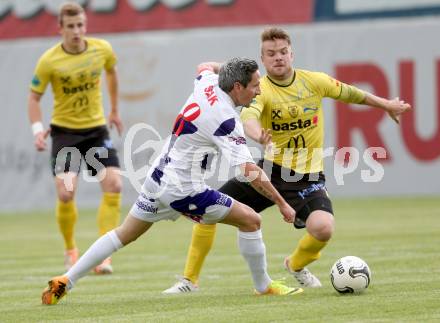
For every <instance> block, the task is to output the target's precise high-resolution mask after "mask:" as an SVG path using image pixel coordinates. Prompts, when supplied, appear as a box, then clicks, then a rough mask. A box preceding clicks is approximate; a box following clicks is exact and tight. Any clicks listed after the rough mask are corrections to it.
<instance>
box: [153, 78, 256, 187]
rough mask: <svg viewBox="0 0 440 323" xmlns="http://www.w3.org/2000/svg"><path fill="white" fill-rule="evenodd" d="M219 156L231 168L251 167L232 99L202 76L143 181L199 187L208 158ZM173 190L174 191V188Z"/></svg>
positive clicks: (196, 81)
mask: <svg viewBox="0 0 440 323" xmlns="http://www.w3.org/2000/svg"><path fill="white" fill-rule="evenodd" d="M220 151H221V153H222V155H223V156H224V157H226V158H227V159H228V161H229V163H230V165H231V166H237V165H240V164H243V163H246V162H251V163H253V162H254V161H253V159H252V156H251V154H250V152H249V149H248V148H247V146H246V139H245V137H244V131H243V125H242V123H241V121H240V117H239V115H238V113H237V112H236V110H235V105H234V102H233V101H232V99H231V98H230V97H229V95H228V94H226V93H225V92H224V91H222V90H221V89H220V88H219V87H218V75H217V74H214V73H212V72H210V71H204V72H202V73H201V74H200V75H199V76H198V77H197V78H196V80H195V81H194V91H193V93H192V94H191V95H190V97H189V98H188V99H187V101H186V103H185V105H184V107H183V108H182V109H181V111H180V113H179V115H178V116H177V119H176V121H175V123H174V127H173V131H172V135H171V137H170V138H169V139H168V142H167V143H166V144H165V146H164V149H163V151H162V153H161V155H160V156H159V157H158V158H157V159H156V160H155V161H154V162H153V165H152V167H151V169H150V171H149V173H148V176H147V178H148V177H149V178H151V180H153V181H154V182H155V183H156V184H158V185H159V186H163V185H166V186H167V189H172V188H171V187H173V186H177V187H178V188H181V187H182V186H183V187H186V188H188V189H190V188H191V187H192V189H196V190H198V189H197V187H198V186H200V185H203V182H204V171H205V169H206V163H207V161H208V157H210V155H212V154H217V153H218V152H220ZM177 187H176V188H177Z"/></svg>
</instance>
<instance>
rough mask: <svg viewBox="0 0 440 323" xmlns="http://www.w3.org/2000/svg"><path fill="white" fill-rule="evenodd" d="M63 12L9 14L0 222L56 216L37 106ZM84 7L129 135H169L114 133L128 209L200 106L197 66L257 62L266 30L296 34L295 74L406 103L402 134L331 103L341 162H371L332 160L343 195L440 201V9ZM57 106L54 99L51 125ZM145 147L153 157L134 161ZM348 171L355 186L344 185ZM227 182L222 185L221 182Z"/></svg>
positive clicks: (182, 4) (108, 2) (287, 1)
mask: <svg viewBox="0 0 440 323" xmlns="http://www.w3.org/2000/svg"><path fill="white" fill-rule="evenodd" d="M61 2H62V1H48V0H46V1H43V0H41V1H30V0H28V1H26V0H23V1H12V0H9V1H8V0H6V1H2V2H1V3H0V57H1V60H0V70H1V72H2V77H1V78H0V97H1V98H2V113H3V118H2V120H3V121H2V127H1V128H0V172H1V179H2V180H1V182H0V201H1V202H0V211H15V210H30V209H50V208H52V205H53V200H54V188H53V182H52V179H51V174H50V169H49V154H48V152H46V153H43V154H41V153H37V152H36V151H35V150H34V147H33V140H32V135H31V131H30V127H29V123H28V118H27V112H26V104H27V96H28V91H29V89H28V87H29V82H30V80H31V78H32V73H33V68H34V66H35V64H36V61H37V59H38V58H39V56H40V55H41V54H42V53H43V52H44V51H45V50H46V49H47V48H48V47H49V46H51V45H53V44H55V43H56V42H58V41H59V37H58V35H57V27H56V19H55V18H54V16H53V15H54V14H55V13H56V11H57V9H58V7H59V4H60V3H61ZM78 2H79V3H81V4H83V5H85V6H86V8H87V14H88V18H89V28H88V32H89V35H97V36H99V37H103V38H105V39H107V40H109V41H110V42H111V43H112V45H113V47H114V49H115V51H116V53H117V55H118V57H119V64H118V69H119V74H120V108H121V109H120V110H121V113H122V116H123V121H124V122H125V125H126V130H127V132H129V129H130V128H131V127H132V126H133V125H136V124H139V123H144V124H146V125H151V126H153V127H154V128H155V129H156V130H157V131H158V133H154V131H151V129H150V130H149V128H148V127H147V126H140V127H138V128H135V129H133V128H132V130H133V131H132V132H131V133H130V134H129V137H132V138H134V139H133V140H131V139H130V140H131V141H130V142H128V139H127V136H126V137H123V138H117V137H116V135H115V134H113V138H114V140H115V143H116V145H117V146H118V147H119V149H120V157H121V160H123V167H122V170H123V171H124V172H125V173H124V174H125V175H126V176H125V187H124V194H123V195H124V204H125V205H130V204H131V203H132V201H133V200H134V199H135V197H136V195H137V193H136V189H135V186H136V185H138V186H139V185H140V184H141V183H142V174H144V171H145V167H144V168H143V169H141V168H142V167H143V166H144V165H145V164H146V163H147V162H148V161H150V162H151V157H152V154H153V153H154V150H155V149H154V147H157V146H160V141H159V138H158V137H159V135H160V137H162V138H165V136H166V135H167V134H168V132H169V129H170V127H171V124H172V122H173V120H174V118H175V115H176V112H177V111H178V110H179V109H180V105H181V104H182V103H183V102H184V100H185V98H186V96H187V95H188V93H189V90H190V88H191V85H192V78H193V76H194V73H195V66H196V64H197V63H199V62H201V61H207V60H218V61H223V60H226V59H227V58H230V57H233V56H248V57H251V58H255V59H256V60H257V61H259V34H260V31H261V30H262V28H263V27H264V26H267V25H280V26H282V27H284V28H286V29H287V30H288V31H289V32H290V34H291V36H292V38H293V47H294V54H295V61H294V65H295V66H296V67H299V68H305V69H310V70H318V71H323V72H326V73H328V74H330V75H333V76H335V77H336V78H339V79H341V80H343V81H346V82H351V83H355V84H357V85H358V86H360V87H361V88H365V89H368V90H370V91H372V92H374V93H377V94H379V95H381V96H386V97H395V96H399V97H401V98H403V99H405V100H407V101H409V102H410V103H411V104H412V105H413V107H414V109H413V111H411V112H410V113H407V114H406V115H404V117H403V120H402V124H401V127H397V126H396V125H395V124H393V123H392V121H391V120H390V119H389V118H387V116H386V115H385V114H384V113H382V112H381V111H373V110H372V109H365V108H360V107H352V106H347V105H344V104H337V106H336V104H334V102H332V101H330V100H328V101H326V102H325V113H326V118H327V121H326V147H335V150H334V152H336V151H337V149H339V148H340V147H344V146H354V147H356V148H358V150H359V152H360V155H359V164H358V166H357V167H354V166H353V167H352V166H350V165H347V164H345V166H347V168H341V167H342V166H341V165H342V164H341V162H342V161H343V159H344V158H343V157H342V158H339V157H338V158H335V157H334V156H335V153H333V155H332V157H327V158H326V173H327V176H328V187H329V190H330V192H331V194H332V196H350V197H359V196H362V197H363V196H389V195H393V196H396V195H416V196H417V195H438V194H440V180H439V179H440V172H439V169H440V102H439V93H440V80H439V77H440V44H439V42H438V41H436V39H437V38H438V34H437V33H438V30H439V28H440V20H439V19H438V18H439V16H438V15H437V14H439V13H440V1H437V0H423V1H421V0H394V1H386V0H374V1H361V0H322V1H320V0H315V1H313V0H272V1H265V0H252V1H251V0H204V1H203V0H197V1H195V0H162V1H159V0H156V1H154V0H119V1H117V0H91V1H87V0H81V1H78ZM51 104H52V101H51V93H50V91H47V93H46V95H45V97H44V99H43V109H44V117H45V123H46V125H47V124H48V122H49V117H50V114H51V110H52V106H51ZM127 132H126V133H127ZM147 140H149V141H150V143H151V146H150V148H146V149H143V148H142V147H141V148H140V150H141V151H136V149H138V148H139V147H140V145H141V144H142V143H144V142H145V141H147ZM124 142H127V144H126V145H125V146H124ZM368 147H383V148H384V149H385V151H386V159H382V157H383V156H382V157H381V158H379V161H380V163H381V164H382V166H383V168H384V176H383V179H382V180H380V181H377V180H375V179H374V177H375V176H380V172H377V170H374V169H373V168H372V167H371V165H373V164H372V162H371V160H369V159H368V158H364V156H363V152H364V151H365V149H366V148H368ZM138 150H139V149H138ZM257 153H258V152H257ZM351 160H353V159H351ZM139 169H140V170H139ZM134 170H139V171H138V172H137V173H136V175H135V177H137V179H136V180H133V176H132V180H131V181H130V180H129V179H128V177H129V176H128V174H133V171H134ZM341 172H342V174H343V175H344V176H343V177H341V176H338V175H337V174H341ZM335 174H336V175H335ZM227 176H232V174H228V175H227ZM223 177H225V176H223ZM362 178H369V180H367V181H364V180H362ZM341 179H342V181H341ZM86 180H87V177H86ZM215 180H216V179H215V176H213V177H212V179H211V183H212V181H215ZM369 181H370V182H369ZM371 181H372V182H371ZM134 182H137V184H136V185H133V184H134ZM342 182H343V184H344V185H341V184H342ZM214 185H215V184H214ZM98 189H99V188H98V185H87V184H81V189H80V190H79V194H78V203H79V205H80V206H95V205H96V197H97V194H98V193H99V192H98Z"/></svg>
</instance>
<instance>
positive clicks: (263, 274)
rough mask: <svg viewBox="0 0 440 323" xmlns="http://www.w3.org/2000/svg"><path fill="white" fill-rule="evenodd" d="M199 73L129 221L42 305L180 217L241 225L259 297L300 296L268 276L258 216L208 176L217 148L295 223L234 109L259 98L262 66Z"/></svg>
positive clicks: (54, 286) (208, 67)
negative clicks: (211, 183) (207, 179)
mask: <svg viewBox="0 0 440 323" xmlns="http://www.w3.org/2000/svg"><path fill="white" fill-rule="evenodd" d="M198 73H199V74H198V76H197V78H196V80H195V82H194V91H193V93H192V94H191V95H190V96H189V98H188V99H187V101H186V103H185V105H184V106H183V108H182V110H181V111H180V113H179V115H178V116H177V119H176V121H175V123H174V126H173V129H172V135H171V136H170V137H169V139H168V143H167V144H166V145H165V147H164V149H163V151H162V153H161V154H160V156H159V157H158V158H157V159H156V161H155V162H154V163H153V165H152V167H151V169H150V170H149V172H148V175H147V178H146V180H145V183H144V185H143V188H142V192H141V193H140V195H139V197H138V199H137V201H136V202H135V203H134V205H133V207H132V208H131V210H130V212H129V214H128V215H127V217H126V218H125V221H124V223H123V224H122V225H121V226H119V227H118V228H116V229H115V230H113V231H110V232H108V233H107V234H105V235H104V236H103V237H101V238H100V239H98V240H97V241H96V242H95V243H94V244H93V245H92V246H91V247H90V248H89V249H88V250H87V251H86V253H85V254H84V255H83V256H82V257H81V258H80V259H79V260H78V262H77V263H76V264H75V265H74V266H73V267H72V268H71V269H70V270H69V271H67V273H65V274H64V275H62V276H57V277H54V278H52V279H51V280H50V281H49V286H48V287H47V288H46V289H45V290H44V291H43V294H42V302H43V304H47V305H51V304H56V303H58V301H59V300H60V299H61V298H62V297H63V296H64V295H65V294H66V293H67V291H68V290H69V289H71V288H72V287H73V285H74V284H75V283H76V282H77V280H78V279H79V278H81V277H83V276H84V275H86V274H87V273H88V272H89V271H90V269H92V268H93V267H94V266H95V265H96V264H98V263H99V262H101V261H102V260H103V259H105V258H107V257H109V256H110V255H111V254H112V253H114V252H115V251H117V250H118V249H120V248H122V247H123V246H125V245H127V244H128V243H130V242H132V241H134V240H136V239H137V238H138V237H139V236H140V235H142V234H143V233H144V232H146V231H147V230H148V229H149V228H150V227H151V226H152V225H153V223H154V222H157V221H160V220H165V219H166V220H176V219H177V218H178V217H179V216H180V215H184V216H186V217H188V218H190V219H191V220H193V221H196V222H198V223H204V224H214V223H218V222H220V223H225V224H229V225H233V226H236V227H237V228H238V230H239V231H238V245H239V249H240V253H241V254H242V255H243V257H244V259H245V260H246V262H247V263H248V266H249V269H250V271H251V274H252V279H253V282H254V287H255V291H256V293H257V294H258V295H266V294H272V295H295V294H299V293H301V292H302V291H303V290H302V289H301V288H290V287H287V286H285V285H283V284H282V283H281V282H278V281H272V280H271V278H270V277H269V275H268V273H267V265H266V251H265V245H264V243H263V240H262V234H261V231H260V216H259V214H258V213H256V212H255V211H254V210H253V209H251V208H250V207H248V206H246V205H245V204H242V203H240V202H238V201H235V200H233V199H232V198H231V197H229V196H228V195H226V194H222V193H220V192H218V191H216V190H213V189H211V188H210V187H209V186H207V185H206V184H205V182H204V178H203V173H204V169H205V168H206V162H207V156H208V155H209V154H213V153H216V152H219V151H220V152H221V153H222V155H223V156H225V157H226V158H227V159H228V161H229V163H230V165H231V166H239V167H240V169H241V171H242V173H243V175H244V177H245V178H246V179H247V180H248V181H249V182H250V184H251V185H252V187H254V188H255V189H256V190H257V191H258V192H260V193H261V194H262V195H264V196H265V197H266V198H268V199H270V200H271V201H273V202H274V203H275V204H276V205H277V206H278V208H279V210H280V212H281V214H282V215H283V217H284V220H285V221H286V222H291V223H292V222H293V221H294V219H295V211H294V210H293V209H292V207H291V206H290V205H289V204H288V203H287V202H286V201H285V200H284V199H283V198H282V197H281V195H280V194H279V193H278V191H277V190H276V189H275V188H274V187H273V186H272V184H271V183H270V182H269V180H268V178H267V177H266V175H265V174H264V172H263V171H262V169H261V168H259V167H258V166H257V165H256V164H255V162H254V161H253V159H252V156H251V154H250V152H249V150H248V148H247V146H246V139H245V137H244V132H243V126H242V124H241V122H240V118H239V116H238V114H237V112H236V111H235V110H234V108H235V107H237V106H246V105H248V104H249V103H250V102H251V101H252V99H253V98H254V97H255V96H256V95H257V94H259V93H260V80H259V79H260V74H259V71H258V65H257V63H256V62H255V61H253V60H249V59H246V58H234V59H231V60H230V61H228V62H227V63H225V64H224V65H222V66H220V64H218V63H214V62H210V63H204V64H201V65H199V67H198ZM217 73H218V74H217Z"/></svg>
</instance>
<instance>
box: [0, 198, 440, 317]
mask: <svg viewBox="0 0 440 323" xmlns="http://www.w3.org/2000/svg"><path fill="white" fill-rule="evenodd" d="M334 209H335V212H336V223H337V229H336V233H335V235H334V237H333V239H332V241H331V243H330V244H329V245H328V246H327V248H326V249H325V250H324V252H323V255H322V258H321V259H320V260H319V261H317V262H315V263H314V264H313V265H311V266H310V267H309V268H310V269H311V271H312V272H313V273H314V274H315V275H317V276H318V277H319V278H320V279H321V282H322V283H323V288H321V289H315V290H309V289H308V290H306V291H305V292H304V293H303V294H300V295H296V296H293V297H256V296H253V294H252V282H251V278H250V274H249V273H248V270H247V266H246V264H245V262H244V260H243V259H242V258H241V256H240V254H239V252H238V248H237V241H236V240H237V239H236V230H235V229H234V228H232V227H228V226H225V225H219V229H218V232H217V237H216V241H215V244H214V248H213V250H212V251H211V253H210V254H209V256H208V258H207V261H206V263H205V266H204V268H203V271H202V277H201V284H200V286H201V292H199V293H195V294H191V295H180V296H165V295H162V294H161V291H162V290H163V289H165V288H168V287H169V286H171V284H173V283H174V282H175V278H174V275H175V274H181V273H182V271H183V265H184V261H185V257H186V251H187V246H188V244H189V241H190V236H191V227H192V225H191V223H189V222H188V221H187V220H185V219H182V218H181V219H179V220H178V221H177V222H176V223H172V222H168V221H167V222H161V223H158V224H155V225H154V226H153V227H152V229H151V230H150V231H149V232H148V233H147V234H146V235H144V236H142V237H141V238H140V239H139V240H138V241H136V242H135V243H133V244H132V245H129V246H127V247H126V248H124V249H122V250H120V251H119V252H118V253H117V254H115V256H114V258H113V264H114V269H115V273H114V274H113V275H111V276H96V275H94V274H92V273H91V274H90V275H88V276H87V277H85V278H83V279H82V280H80V281H79V282H78V284H77V286H76V288H75V289H74V290H72V291H71V293H69V294H68V295H67V297H65V298H64V299H63V300H62V301H61V302H60V303H59V304H58V305H56V306H43V305H41V301H40V294H41V291H42V290H43V288H44V287H45V286H46V282H47V280H48V279H49V278H50V277H51V276H53V275H59V274H61V273H63V256H62V254H63V250H62V241H61V238H60V236H59V234H58V232H57V229H56V224H55V220H54V216H53V214H51V212H45V213H26V214H24V213H19V214H11V213H10V214H1V215H0V228H1V235H0V255H1V259H0V287H1V288H0V321H1V322H33V321H58V322H60V321H76V322H78V321H81V322H149V321H154V322H295V321H298V322H324V321H325V322H433V321H440V252H439V251H440V249H439V246H440V219H439V216H440V198H438V197H436V198H417V199H416V198H401V199H396V198H393V199H362V200H336V201H334ZM96 231H97V229H96V219H95V213H94V212H90V211H81V212H80V218H79V222H78V224H77V242H78V245H79V247H80V250H81V251H82V252H84V251H85V249H86V248H87V247H88V246H89V245H90V244H91V243H92V242H93V241H94V240H95V239H96ZM263 234H264V238H265V241H266V248H267V253H268V266H269V272H270V274H271V276H272V278H273V279H278V278H281V277H287V282H288V283H289V284H290V285H295V282H294V281H293V279H292V278H291V277H289V276H288V275H287V274H286V272H285V271H284V269H283V266H282V262H283V259H284V256H285V255H287V254H289V253H290V252H291V251H292V248H293V247H294V246H295V244H296V241H297V240H298V239H299V238H300V237H301V235H302V234H303V231H298V230H294V229H293V228H292V227H291V226H290V225H287V224H285V223H284V222H283V221H282V220H281V216H280V215H279V214H278V213H277V212H276V209H270V210H268V211H266V212H265V213H264V214H263ZM346 255H355V256H359V257H361V258H363V259H364V260H366V262H367V263H368V264H369V266H370V269H371V271H372V282H371V285H370V287H369V288H368V289H367V291H366V292H365V293H363V294H361V295H339V294H337V293H336V292H335V291H334V290H333V287H332V286H331V283H330V280H329V271H330V268H331V266H332V264H333V263H334V262H335V261H336V260H337V259H338V258H340V257H342V256H346Z"/></svg>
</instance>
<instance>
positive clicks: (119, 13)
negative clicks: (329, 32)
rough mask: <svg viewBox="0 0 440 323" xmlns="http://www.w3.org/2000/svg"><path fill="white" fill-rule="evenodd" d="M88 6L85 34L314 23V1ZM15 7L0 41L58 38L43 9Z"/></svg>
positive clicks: (126, 1)
mask: <svg viewBox="0 0 440 323" xmlns="http://www.w3.org/2000/svg"><path fill="white" fill-rule="evenodd" d="M83 2H84V1H83ZM89 2H91V1H85V8H86V12H87V17H88V21H89V23H88V32H89V33H117V32H130V31H141V30H158V29H185V28H197V27H217V26H222V27H226V26H243V25H260V24H261V25H269V24H291V23H306V22H310V21H311V20H312V17H313V0H270V1H269V0H223V1H222V0H216V1H213V0H194V1H188V0H181V1H180V2H181V3H182V6H181V7H179V6H178V5H179V0H175V1H173V2H169V1H168V2H167V1H161V0H156V1H152V0H146V1H145V5H144V6H143V7H142V1H136V5H135V4H133V2H134V1H130V0H119V1H117V0H114V1H113V4H112V1H104V2H103V4H102V5H101V7H100V8H99V9H96V8H94V7H92V6H89V5H87V3H89ZM98 2H99V0H98ZM15 3H16V2H12V3H11V4H10V5H9V7H6V6H7V5H6V6H5V5H3V7H2V9H3V11H4V12H3V13H0V39H13V38H20V37H40V36H54V35H56V34H57V22H56V17H55V16H54V15H53V14H51V13H49V12H48V11H47V10H46V8H45V7H44V4H42V5H40V7H38V6H35V7H34V8H32V9H29V10H28V12H26V8H25V10H23V8H18V7H17V8H15V7H14V6H18V4H15ZM105 3H107V4H108V5H107V6H108V7H107V8H106V5H105ZM167 3H173V4H174V5H167ZM149 4H150V5H149ZM32 10H34V11H35V12H32Z"/></svg>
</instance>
